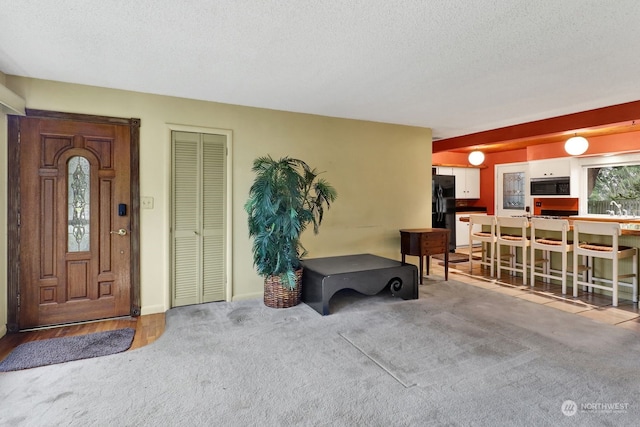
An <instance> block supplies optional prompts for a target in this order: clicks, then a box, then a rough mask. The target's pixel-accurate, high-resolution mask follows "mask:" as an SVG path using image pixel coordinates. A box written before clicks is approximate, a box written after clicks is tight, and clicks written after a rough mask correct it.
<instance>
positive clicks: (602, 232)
mask: <svg viewBox="0 0 640 427" xmlns="http://www.w3.org/2000/svg"><path fill="white" fill-rule="evenodd" d="M621 233H622V227H621V226H620V224H619V223H617V222H595V221H574V223H573V238H574V241H576V242H580V241H581V240H582V239H581V238H580V237H581V236H580V235H581V234H582V235H583V236H584V235H585V234H589V235H591V236H590V237H591V238H593V237H594V236H600V237H607V238H611V244H606V243H582V242H580V243H577V244H575V247H574V250H573V296H574V297H577V296H578V286H579V285H582V286H587V287H588V288H589V291H590V292H591V291H592V288H596V289H602V290H606V291H611V295H612V300H613V303H612V305H613V306H614V307H617V306H618V287H619V286H625V287H628V288H631V289H632V295H633V302H638V248H633V247H629V246H620V245H618V238H619V236H620V234H621ZM583 238H584V237H583ZM598 240H601V239H598ZM578 255H583V256H584V257H586V258H587V260H586V261H587V263H586V264H587V265H586V266H585V267H586V268H587V269H588V270H587V280H586V281H584V280H578V274H577V272H578V267H579V266H578ZM594 258H601V259H608V260H611V261H612V266H611V280H609V279H605V278H603V277H596V276H594V263H593V259H594ZM625 258H631V259H632V261H631V263H632V273H631V274H618V271H619V268H620V266H619V261H620V260H621V259H625ZM626 278H630V279H631V283H629V282H621V281H620V279H626ZM594 282H600V283H609V284H610V286H607V285H602V284H595V283H594Z"/></svg>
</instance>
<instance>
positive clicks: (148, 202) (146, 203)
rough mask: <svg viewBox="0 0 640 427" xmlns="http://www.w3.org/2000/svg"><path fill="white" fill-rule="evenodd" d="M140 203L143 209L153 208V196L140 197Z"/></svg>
mask: <svg viewBox="0 0 640 427" xmlns="http://www.w3.org/2000/svg"><path fill="white" fill-rule="evenodd" d="M140 205H141V206H142V209H153V197H148V196H146V197H142V198H141V199H140Z"/></svg>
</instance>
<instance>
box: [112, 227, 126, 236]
mask: <svg viewBox="0 0 640 427" xmlns="http://www.w3.org/2000/svg"><path fill="white" fill-rule="evenodd" d="M109 234H117V235H118V236H126V235H127V230H125V229H124V228H121V229H120V230H118V231H111V232H109Z"/></svg>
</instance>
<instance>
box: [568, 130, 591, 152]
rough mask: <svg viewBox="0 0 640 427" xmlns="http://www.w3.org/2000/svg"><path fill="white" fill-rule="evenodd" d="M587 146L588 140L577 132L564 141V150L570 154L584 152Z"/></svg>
mask: <svg viewBox="0 0 640 427" xmlns="http://www.w3.org/2000/svg"><path fill="white" fill-rule="evenodd" d="M587 148H589V141H587V139H586V138H584V137H582V136H578V135H577V134H576V135H574V136H572V137H571V138H569V139H567V142H565V143H564V150H565V151H566V152H567V153H569V154H570V155H572V156H579V155H580V154H584V152H585V151H587Z"/></svg>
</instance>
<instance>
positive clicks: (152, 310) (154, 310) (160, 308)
mask: <svg viewBox="0 0 640 427" xmlns="http://www.w3.org/2000/svg"><path fill="white" fill-rule="evenodd" d="M165 311H167V309H166V308H165V306H164V305H161V304H158V305H147V306H144V307H142V308H141V309H140V314H141V315H142V316H144V315H145V314H158V313H164V312H165Z"/></svg>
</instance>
